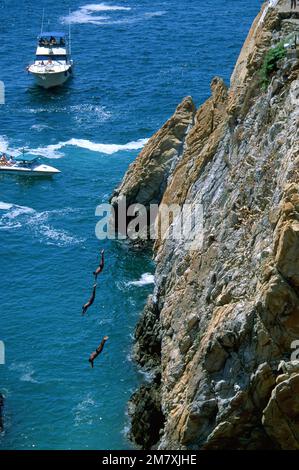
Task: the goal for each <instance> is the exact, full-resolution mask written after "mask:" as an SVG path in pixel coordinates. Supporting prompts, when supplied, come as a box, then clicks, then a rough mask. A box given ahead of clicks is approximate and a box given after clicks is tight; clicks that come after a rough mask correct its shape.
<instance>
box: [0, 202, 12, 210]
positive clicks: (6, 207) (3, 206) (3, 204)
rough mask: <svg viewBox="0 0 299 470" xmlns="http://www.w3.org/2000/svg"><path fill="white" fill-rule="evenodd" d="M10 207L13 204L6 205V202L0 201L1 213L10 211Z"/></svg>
mask: <svg viewBox="0 0 299 470" xmlns="http://www.w3.org/2000/svg"><path fill="white" fill-rule="evenodd" d="M12 206H13V204H8V203H7V202H2V201H0V210H2V211H7V210H9V209H11V208H12Z"/></svg>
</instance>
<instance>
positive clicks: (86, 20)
mask: <svg viewBox="0 0 299 470" xmlns="http://www.w3.org/2000/svg"><path fill="white" fill-rule="evenodd" d="M131 10H132V8H131V7H126V6H120V5H108V4H106V3H99V4H93V3H92V4H88V5H83V6H81V7H80V8H79V9H78V10H75V11H73V12H71V13H70V14H69V15H67V16H63V17H62V18H61V19H60V21H61V22H62V23H64V24H94V25H116V24H126V23H127V24H129V23H136V22H139V21H144V20H145V19H149V18H154V17H157V16H162V15H165V13H166V12H165V11H154V12H148V13H141V14H136V15H134V16H124V17H123V18H118V19H114V18H113V16H107V15H101V16H99V15H97V14H96V13H99V12H101V13H103V12H104V13H107V12H109V13H111V14H112V15H113V12H129V11H131Z"/></svg>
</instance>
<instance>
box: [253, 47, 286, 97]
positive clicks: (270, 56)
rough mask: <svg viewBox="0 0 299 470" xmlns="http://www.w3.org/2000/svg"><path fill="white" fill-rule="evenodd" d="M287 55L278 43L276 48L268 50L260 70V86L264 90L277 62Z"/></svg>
mask: <svg viewBox="0 0 299 470" xmlns="http://www.w3.org/2000/svg"><path fill="white" fill-rule="evenodd" d="M286 54H287V51H286V49H285V47H284V44H283V43H282V42H280V43H279V44H278V45H277V46H276V47H273V48H271V49H269V51H268V52H267V53H266V55H265V58H264V62H263V65H262V67H261V70H260V78H261V85H262V88H263V89H264V90H266V89H267V88H268V86H269V84H270V78H271V75H272V74H273V72H275V71H276V70H277V62H278V61H279V60H280V59H283V58H284V57H285V56H286Z"/></svg>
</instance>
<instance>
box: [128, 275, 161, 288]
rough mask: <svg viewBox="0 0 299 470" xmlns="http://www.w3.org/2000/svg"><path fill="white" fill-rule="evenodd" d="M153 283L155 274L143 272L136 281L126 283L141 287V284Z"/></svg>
mask: <svg viewBox="0 0 299 470" xmlns="http://www.w3.org/2000/svg"><path fill="white" fill-rule="evenodd" d="M154 283H155V276H153V274H150V273H144V274H142V276H141V278H140V279H139V280H138V281H131V282H128V283H127V285H128V286H138V287H142V286H147V285H149V284H154Z"/></svg>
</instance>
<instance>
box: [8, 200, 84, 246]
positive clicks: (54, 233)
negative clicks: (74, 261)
mask: <svg viewBox="0 0 299 470" xmlns="http://www.w3.org/2000/svg"><path fill="white" fill-rule="evenodd" d="M0 209H2V210H4V211H6V212H5V213H4V214H3V215H2V216H1V217H0V230H14V229H19V228H24V229H27V230H30V232H31V233H33V234H34V235H35V236H36V237H37V238H38V239H39V240H43V241H44V242H45V243H46V245H56V246H59V247H64V246H73V245H78V244H81V243H83V242H84V240H83V239H80V238H75V237H73V236H72V235H70V234H69V233H67V232H66V231H65V230H62V229H57V228H54V227H53V226H52V225H50V224H49V223H48V222H49V220H48V219H49V217H50V216H51V215H53V214H55V215H58V214H59V215H62V216H65V215H66V214H67V213H69V212H71V211H73V209H68V208H67V209H59V210H53V211H44V212H37V211H35V210H34V209H32V208H31V207H25V206H18V205H15V204H8V203H5V202H0Z"/></svg>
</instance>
